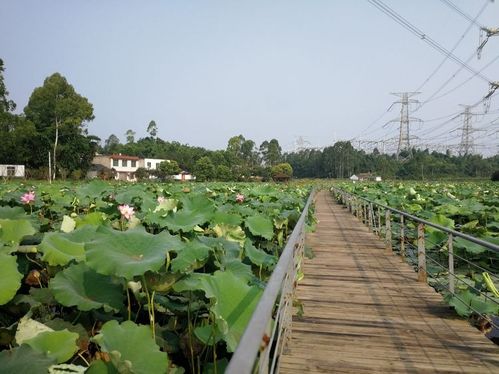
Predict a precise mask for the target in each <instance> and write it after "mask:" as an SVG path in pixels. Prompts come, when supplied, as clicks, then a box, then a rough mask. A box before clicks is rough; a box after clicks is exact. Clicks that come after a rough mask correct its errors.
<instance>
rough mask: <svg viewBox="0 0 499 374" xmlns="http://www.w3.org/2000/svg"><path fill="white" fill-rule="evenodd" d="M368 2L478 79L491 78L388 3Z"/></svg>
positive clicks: (379, 1) (374, 0) (371, 0)
mask: <svg viewBox="0 0 499 374" xmlns="http://www.w3.org/2000/svg"><path fill="white" fill-rule="evenodd" d="M368 1H369V3H371V4H372V5H374V6H375V7H376V8H378V9H379V10H381V11H382V12H383V13H385V14H386V15H388V16H389V17H390V18H392V19H393V20H394V21H395V22H397V23H398V24H400V25H401V26H403V27H404V28H405V29H407V30H408V31H410V32H411V33H413V34H414V35H416V36H417V37H419V38H420V39H422V40H423V41H424V42H425V43H427V44H428V45H429V46H430V47H432V48H433V49H435V50H436V51H438V52H440V53H442V54H443V55H444V56H447V55H448V57H449V58H450V59H451V60H453V61H454V62H456V63H457V64H459V65H461V66H463V67H464V68H465V69H466V70H468V71H469V72H470V73H472V74H475V75H476V76H477V77H479V78H480V79H482V80H484V81H486V82H487V83H490V82H491V81H492V80H491V79H488V78H487V77H485V76H484V75H482V74H480V73H479V72H477V71H476V70H475V69H473V68H472V67H471V66H469V65H468V64H467V63H466V62H464V61H462V60H461V59H460V58H458V57H457V56H456V55H454V54H453V53H451V52H450V51H448V50H447V49H445V48H444V47H442V46H441V45H440V44H439V43H438V42H436V41H435V40H433V39H432V38H431V37H430V36H429V35H427V34H425V33H424V32H423V31H421V30H420V29H418V28H417V27H416V26H414V25H413V24H411V23H410V22H409V21H407V20H406V19H405V18H404V17H402V16H401V15H399V14H398V13H397V12H395V11H394V10H393V9H391V8H390V7H389V6H388V5H386V4H384V3H383V2H382V1H381V0H368Z"/></svg>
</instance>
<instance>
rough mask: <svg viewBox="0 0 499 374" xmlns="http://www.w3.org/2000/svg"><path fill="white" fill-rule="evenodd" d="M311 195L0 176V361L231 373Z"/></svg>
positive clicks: (266, 188) (34, 366)
mask: <svg viewBox="0 0 499 374" xmlns="http://www.w3.org/2000/svg"><path fill="white" fill-rule="evenodd" d="M308 193H309V188H303V187H299V186H298V185H293V186H289V185H284V184H283V185H275V184H272V185H270V184H235V183H231V184H221V183H211V184H202V183H196V184H156V183H147V184H140V183H138V184H118V183H113V184H110V183H106V182H103V181H99V180H96V181H92V182H90V183H87V184H71V183H69V184H64V183H61V182H55V183H53V184H51V185H49V184H47V183H38V184H35V185H31V184H30V185H24V184H18V183H4V184H1V185H0V272H1V273H2V277H1V280H0V350H2V351H1V352H0V367H1V368H2V369H5V370H7V372H16V373H17V372H32V373H38V372H47V369H48V368H49V367H51V369H52V370H56V369H61V370H72V372H82V370H85V369H86V368H89V369H88V370H89V371H88V372H90V373H92V372H104V373H114V372H134V373H165V372H167V370H168V371H169V372H179V373H180V372H182V370H184V369H185V370H186V371H189V372H205V371H206V370H212V369H213V368H214V367H217V368H218V371H219V372H223V368H224V366H225V365H226V364H227V362H228V359H230V356H231V352H233V351H234V349H235V347H236V346H237V344H238V341H239V339H240V337H241V335H242V333H243V331H244V329H245V327H246V325H247V323H248V321H249V318H250V316H251V315H252V313H253V310H254V308H255V307H256V305H257V303H258V301H259V299H260V296H261V295H262V292H263V289H264V286H265V284H266V281H267V280H268V278H269V276H270V275H271V273H272V271H273V269H274V267H275V265H276V263H277V260H278V258H279V256H280V254H281V251H282V250H283V247H284V244H285V241H286V238H287V237H288V234H289V233H290V232H291V230H292V229H293V227H294V226H295V224H296V222H297V221H298V218H299V216H300V213H301V211H302V209H303V207H304V206H305V202H306V199H307V197H308ZM26 360H29V369H27V368H26Z"/></svg>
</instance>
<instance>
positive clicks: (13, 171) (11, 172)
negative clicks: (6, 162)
mask: <svg viewBox="0 0 499 374" xmlns="http://www.w3.org/2000/svg"><path fill="white" fill-rule="evenodd" d="M15 175H16V167H15V166H7V176H8V177H14V176H15Z"/></svg>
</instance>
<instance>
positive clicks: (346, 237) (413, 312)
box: [280, 191, 499, 373]
mask: <svg viewBox="0 0 499 374" xmlns="http://www.w3.org/2000/svg"><path fill="white" fill-rule="evenodd" d="M316 214H317V217H318V219H319V223H318V225H317V230H316V232H315V233H311V234H309V235H307V244H308V245H310V246H311V247H312V249H313V251H314V253H315V255H316V257H315V258H314V259H313V260H306V261H305V264H304V273H305V278H304V280H303V281H302V282H301V283H300V284H299V286H298V289H297V297H298V299H299V300H300V301H301V302H302V303H303V306H304V311H305V314H304V316H303V317H298V316H294V318H293V326H292V330H293V332H292V337H291V342H290V344H289V347H288V348H287V351H286V353H285V354H284V355H283V357H282V359H281V367H280V371H281V372H282V373H304V372H307V373H329V372H335V373H367V372H369V373H386V372H397V373H398V372H420V373H434V372H449V373H459V372H467V373H484V372H499V347H497V346H495V345H494V344H493V343H491V342H490V341H489V340H488V339H487V338H485V337H484V336H483V335H482V333H480V332H479V331H478V330H476V329H475V328H473V327H472V326H470V325H469V323H468V322H467V321H464V320H462V319H460V318H459V317H457V316H456V314H455V312H454V311H453V310H452V309H451V308H449V306H447V305H446V304H445V303H444V302H443V300H442V297H441V296H440V295H439V294H438V293H436V292H435V291H434V290H433V289H432V288H431V287H429V286H427V285H426V284H422V283H418V282H417V279H418V276H417V274H416V273H415V272H414V270H413V268H412V267H411V266H409V265H408V264H406V263H404V262H403V261H402V260H401V258H400V257H398V256H397V255H394V254H390V253H387V252H386V251H385V245H384V243H383V242H382V241H381V240H380V239H379V238H377V237H376V236H375V235H374V234H372V233H370V232H369V230H368V229H367V228H365V227H364V226H363V225H362V224H360V223H359V221H358V220H357V219H356V218H355V217H353V216H352V215H350V214H349V213H348V212H347V211H346V209H344V208H343V207H342V206H340V205H338V204H336V203H334V202H333V201H332V199H331V197H330V195H329V193H328V192H327V191H323V192H321V193H319V195H318V198H317V203H316Z"/></svg>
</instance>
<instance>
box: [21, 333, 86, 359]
mask: <svg viewBox="0 0 499 374" xmlns="http://www.w3.org/2000/svg"><path fill="white" fill-rule="evenodd" d="M76 339H78V334H76V333H74V332H70V331H68V330H66V329H64V330H62V331H44V332H41V333H40V334H38V335H36V336H35V337H33V338H31V339H29V340H26V341H25V343H26V344H28V345H29V346H31V348H33V349H34V350H35V351H37V352H40V353H45V354H46V355H47V356H48V357H50V358H53V359H54V360H55V361H56V362H57V363H58V364H60V363H61V362H65V361H67V360H69V359H70V358H71V357H73V355H74V354H75V353H76V351H77V350H78V346H77V345H76Z"/></svg>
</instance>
